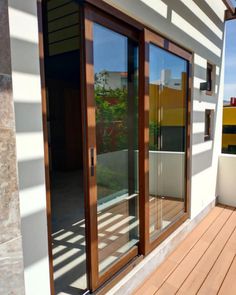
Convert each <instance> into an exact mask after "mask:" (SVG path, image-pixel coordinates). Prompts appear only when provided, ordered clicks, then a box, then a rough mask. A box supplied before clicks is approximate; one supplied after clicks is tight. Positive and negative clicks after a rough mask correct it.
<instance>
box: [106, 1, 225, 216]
mask: <svg viewBox="0 0 236 295" xmlns="http://www.w3.org/2000/svg"><path fill="white" fill-rule="evenodd" d="M104 1H105V2H107V3H109V4H111V5H113V6H114V7H116V8H118V9H120V10H121V11H123V12H125V13H126V14H128V15H130V16H131V17H134V18H135V19H137V20H138V21H140V22H142V23H144V24H146V25H147V26H148V27H150V28H152V29H153V30H155V31H156V32H159V33H160V34H162V35H164V36H166V38H169V39H171V40H173V41H175V42H176V43H177V44H180V45H182V46H183V47H185V48H186V49H189V50H190V51H192V52H194V54H193V58H194V64H193V68H192V69H193V93H192V118H191V120H192V134H191V142H192V157H191V166H192V167H191V174H192V177H191V216H192V217H194V216H196V215H197V214H198V213H199V212H201V211H202V210H203V209H204V208H205V207H206V206H207V205H208V204H209V203H210V202H211V201H212V200H214V199H215V198H216V180H217V166H218V155H219V154H220V151H221V126H222V125H221V120H222V101H223V82H224V80H223V78H224V77H223V71H221V69H222V68H223V66H224V64H223V63H224V61H223V59H222V56H223V44H224V10H225V7H224V4H223V2H222V1H221V0H217V1H213V0H199V1H193V0H172V1H169V0H129V1H127V0H104ZM207 61H209V62H210V63H212V64H213V65H214V66H215V73H216V80H215V85H214V86H215V87H214V88H215V89H214V90H215V93H214V95H213V96H208V95H206V93H205V92H200V90H199V86H200V82H203V81H205V79H206V67H207ZM205 109H213V110H214V111H215V114H214V120H215V122H214V123H215V124H214V125H215V126H214V139H213V140H211V141H209V142H204V127H205V125H204V112H205Z"/></svg>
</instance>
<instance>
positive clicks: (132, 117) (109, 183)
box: [94, 24, 138, 273]
mask: <svg viewBox="0 0 236 295" xmlns="http://www.w3.org/2000/svg"><path fill="white" fill-rule="evenodd" d="M137 60H138V58H137V45H136V44H134V43H133V42H132V41H130V40H129V39H128V38H127V37H125V36H123V35H120V34H118V33H115V32H113V31H111V30H109V29H107V28H105V27H102V26H100V25H98V24H94V74H95V102H96V145H97V166H96V180H97V189H98V195H97V199H98V248H99V249H98V256H99V257H98V259H99V272H100V273H103V272H104V271H105V270H107V268H108V267H110V266H111V265H112V264H113V263H114V262H116V261H117V260H118V259H119V258H120V257H121V256H122V255H124V254H125V253H127V251H129V250H130V249H131V248H132V247H133V246H134V245H136V244H137V242H138V217H137V201H138V200H137V198H138V191H137V165H138V156H137V141H138V136H137V120H138V113H137V71H138V69H137V67H138V64H137V63H138V62H137Z"/></svg>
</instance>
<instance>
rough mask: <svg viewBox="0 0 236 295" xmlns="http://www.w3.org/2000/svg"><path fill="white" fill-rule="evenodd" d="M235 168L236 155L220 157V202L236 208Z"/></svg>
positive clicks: (218, 191) (218, 190)
mask: <svg viewBox="0 0 236 295" xmlns="http://www.w3.org/2000/svg"><path fill="white" fill-rule="evenodd" d="M235 167H236V155H227V154H222V155H220V158H219V172H218V189H217V193H218V196H219V202H220V203H222V204H225V205H229V206H234V207H236V173H235Z"/></svg>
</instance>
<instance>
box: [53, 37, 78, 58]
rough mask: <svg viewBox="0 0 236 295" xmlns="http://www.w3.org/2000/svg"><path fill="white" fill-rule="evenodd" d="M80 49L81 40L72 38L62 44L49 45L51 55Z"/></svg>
mask: <svg viewBox="0 0 236 295" xmlns="http://www.w3.org/2000/svg"><path fill="white" fill-rule="evenodd" d="M76 49H79V38H78V37H76V38H71V39H69V40H65V41H62V42H58V43H54V44H50V45H49V55H50V56H52V55H56V54H60V53H64V52H68V51H72V50H76Z"/></svg>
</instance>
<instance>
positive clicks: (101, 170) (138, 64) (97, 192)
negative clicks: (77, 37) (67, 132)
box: [84, 7, 191, 291]
mask: <svg viewBox="0 0 236 295" xmlns="http://www.w3.org/2000/svg"><path fill="white" fill-rule="evenodd" d="M84 25H85V27H84V34H85V35H84V49H85V50H84V57H85V69H84V70H85V84H84V85H85V95H84V97H85V99H84V102H85V105H84V110H85V113H86V115H85V118H84V127H85V129H84V130H85V138H84V143H85V151H86V153H85V167H86V168H87V174H86V176H87V183H86V202H87V203H86V208H87V213H86V214H87V215H86V216H87V229H88V231H87V240H88V241H87V253H88V255H87V257H88V258H87V261H88V263H87V265H88V266H87V269H88V278H89V280H88V281H89V286H90V289H92V291H94V290H96V289H97V288H98V287H100V286H101V285H102V284H103V283H104V282H106V281H108V280H109V279H110V278H111V277H112V276H113V275H114V274H116V273H117V272H119V271H120V270H121V269H122V268H123V267H125V266H127V264H128V263H129V262H131V261H133V259H134V258H135V257H137V256H138V255H139V254H141V255H146V254H147V253H148V252H150V251H151V250H152V249H154V248H155V247H156V246H157V244H158V243H160V242H161V241H162V240H164V239H165V238H166V237H167V236H168V235H169V234H170V233H171V232H173V231H174V229H175V228H177V227H178V226H179V225H180V224H181V223H182V222H183V221H184V220H186V219H187V218H188V212H187V206H188V204H187V191H188V186H187V184H188V181H187V175H188V166H187V157H188V156H189V134H190V132H189V100H188V95H189V90H188V84H189V83H188V82H189V81H188V69H189V62H190V60H191V54H190V53H188V52H187V51H185V50H182V49H180V48H179V47H177V46H176V45H174V44H173V43H171V42H167V40H165V39H164V38H162V37H160V36H158V35H156V34H155V33H152V32H149V31H147V30H144V33H143V39H142V38H141V36H142V33H141V32H140V31H136V30H135V29H134V28H133V27H131V26H128V25H127V26H124V25H123V23H122V22H117V21H116V20H114V19H112V18H107V17H106V15H104V14H102V13H99V12H98V11H97V10H93V9H92V8H91V7H90V8H87V7H86V8H85V22H84ZM132 263H133V262H132Z"/></svg>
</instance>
